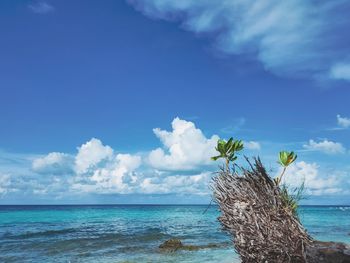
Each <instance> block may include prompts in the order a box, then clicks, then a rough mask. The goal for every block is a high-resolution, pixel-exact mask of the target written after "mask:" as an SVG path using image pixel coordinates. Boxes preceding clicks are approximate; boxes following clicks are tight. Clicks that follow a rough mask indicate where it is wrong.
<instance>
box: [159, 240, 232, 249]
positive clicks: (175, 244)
mask: <svg viewBox="0 0 350 263" xmlns="http://www.w3.org/2000/svg"><path fill="white" fill-rule="evenodd" d="M229 245H230V243H220V244H212V243H209V244H207V245H198V246H197V245H184V244H183V243H182V242H181V240H180V239H176V238H172V239H169V240H167V241H165V242H164V243H162V244H161V245H160V246H159V248H160V250H161V251H162V252H175V251H177V250H187V251H196V250H199V249H206V248H219V247H226V246H229Z"/></svg>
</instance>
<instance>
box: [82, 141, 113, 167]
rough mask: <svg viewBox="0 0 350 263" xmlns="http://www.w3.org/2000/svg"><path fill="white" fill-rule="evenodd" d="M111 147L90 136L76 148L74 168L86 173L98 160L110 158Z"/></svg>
mask: <svg viewBox="0 0 350 263" xmlns="http://www.w3.org/2000/svg"><path fill="white" fill-rule="evenodd" d="M112 155H113V149H112V148H111V147H109V146H104V145H103V144H102V142H101V141H100V140H98V139H96V138H92V139H91V140H90V141H88V142H87V143H85V144H83V145H82V146H80V147H79V148H78V154H77V156H76V157H75V168H76V171H77V173H86V172H87V171H88V170H89V169H90V168H93V167H94V166H96V165H97V164H99V163H100V162H102V161H104V160H106V159H109V158H111V157H112Z"/></svg>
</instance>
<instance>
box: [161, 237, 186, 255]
mask: <svg viewBox="0 0 350 263" xmlns="http://www.w3.org/2000/svg"><path fill="white" fill-rule="evenodd" d="M182 247H183V244H182V242H181V240H180V239H176V238H172V239H169V240H167V241H165V242H164V243H163V244H161V245H160V246H159V248H160V249H161V250H163V251H167V252H174V251H176V250H178V249H181V248H182Z"/></svg>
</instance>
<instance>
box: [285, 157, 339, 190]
mask: <svg viewBox="0 0 350 263" xmlns="http://www.w3.org/2000/svg"><path fill="white" fill-rule="evenodd" d="M281 170H282V168H281V169H280V171H279V174H280V173H281ZM284 179H285V180H284V182H285V183H286V184H287V185H288V186H290V187H292V188H293V187H300V185H301V184H302V183H303V182H304V183H305V188H306V190H307V191H308V193H309V194H313V195H320V194H329V193H338V192H340V191H342V189H341V187H340V185H339V183H340V180H339V178H337V177H336V176H327V178H323V177H321V176H320V174H319V166H318V165H317V164H316V163H306V162H303V161H302V162H297V163H293V164H292V165H290V166H289V167H288V168H287V170H286V173H285V175H284Z"/></svg>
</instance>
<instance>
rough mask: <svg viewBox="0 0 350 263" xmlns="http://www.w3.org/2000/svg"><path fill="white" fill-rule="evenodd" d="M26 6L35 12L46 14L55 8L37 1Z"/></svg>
mask: <svg viewBox="0 0 350 263" xmlns="http://www.w3.org/2000/svg"><path fill="white" fill-rule="evenodd" d="M28 8H29V9H30V10H31V11H32V12H34V13H36V14H48V13H51V12H53V11H54V10H55V8H54V7H53V6H52V5H50V4H49V3H47V2H44V1H38V2H35V3H33V4H30V5H28Z"/></svg>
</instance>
